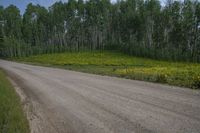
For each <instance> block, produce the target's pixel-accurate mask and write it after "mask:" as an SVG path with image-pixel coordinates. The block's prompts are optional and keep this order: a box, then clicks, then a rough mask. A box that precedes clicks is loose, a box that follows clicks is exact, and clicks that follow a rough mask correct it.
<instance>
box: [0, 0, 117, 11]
mask: <svg viewBox="0 0 200 133" xmlns="http://www.w3.org/2000/svg"><path fill="white" fill-rule="evenodd" d="M57 1H62V2H67V0H0V5H1V6H3V7H7V6H9V5H10V4H13V5H16V6H17V7H18V8H19V9H20V10H21V14H23V13H24V11H25V9H26V5H27V4H29V3H33V4H39V5H42V6H45V7H49V6H51V5H52V4H53V3H55V2H57ZM111 1H116V0H111Z"/></svg>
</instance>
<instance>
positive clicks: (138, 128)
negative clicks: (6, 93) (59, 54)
mask: <svg viewBox="0 0 200 133" xmlns="http://www.w3.org/2000/svg"><path fill="white" fill-rule="evenodd" d="M0 67H1V68H3V69H4V70H5V71H6V72H7V74H8V75H9V77H10V78H11V79H12V80H13V81H14V82H15V83H14V84H15V88H18V89H17V90H18V93H19V90H20V93H19V94H20V95H21V97H23V99H22V102H23V104H24V106H25V108H26V113H27V115H28V119H29V121H30V126H31V132H32V133H150V132H153V133H156V132H157V133H200V92H199V91H197V90H191V89H185V88H179V87H172V86H167V85H160V84H154V83H147V82H142V81H134V80H128V79H121V78H114V77H108V76H98V75H93V74H86V73H80V72H74V71H68V70H62V69H55V68H48V67H40V66H32V65H25V64H20V63H15V62H9V61H4V60H0ZM19 88H20V89H19Z"/></svg>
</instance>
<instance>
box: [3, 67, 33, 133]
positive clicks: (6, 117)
mask: <svg viewBox="0 0 200 133" xmlns="http://www.w3.org/2000/svg"><path fill="white" fill-rule="evenodd" d="M0 133H29V126H28V121H27V119H26V117H25V114H24V113H23V110H22V106H21V104H20V99H19V97H18V96H17V94H16V93H15V90H14V88H13V87H12V85H11V84H10V83H9V81H8V80H7V78H6V76H5V74H4V73H3V72H2V71H1V70H0Z"/></svg>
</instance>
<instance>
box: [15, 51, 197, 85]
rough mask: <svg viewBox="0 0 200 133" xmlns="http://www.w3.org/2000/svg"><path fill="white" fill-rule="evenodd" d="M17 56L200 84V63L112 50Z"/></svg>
mask: <svg viewBox="0 0 200 133" xmlns="http://www.w3.org/2000/svg"><path fill="white" fill-rule="evenodd" d="M16 59H17V60H18V61H23V62H31V63H34V64H43V65H47V66H56V67H61V68H66V69H72V70H77V71H83V72H89V73H96V74H102V75H112V76H120V77H126V78H131V79H137V80H145V81H151V82H159V83H167V84H170V85H177V86H185V87H190V88H200V64H194V63H181V62H179V63H178V62H177V63H176V62H167V61H158V60H152V59H147V58H138V57H132V56H128V55H124V54H121V53H118V52H110V51H106V52H98V51H96V52H72V53H70V52H68V53H60V54H44V55H36V56H30V57H23V58H16Z"/></svg>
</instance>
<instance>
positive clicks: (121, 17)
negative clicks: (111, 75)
mask: <svg viewBox="0 0 200 133" xmlns="http://www.w3.org/2000/svg"><path fill="white" fill-rule="evenodd" d="M96 50H99V51H104V50H117V51H121V52H123V53H125V54H128V55H133V56H139V57H147V58H153V59H159V60H170V61H188V62H200V2H199V1H198V0H196V1H195V0H184V1H173V0H167V1H165V3H164V4H161V2H160V1H158V0H118V1H117V2H115V3H112V2H111V1H110V0H87V1H84V0H68V2H67V3H63V2H56V3H55V4H53V5H52V6H50V7H49V8H48V9H47V8H45V7H43V6H40V5H34V4H31V3H30V4H28V5H27V8H26V10H25V12H24V13H23V14H21V13H20V10H19V8H18V7H16V6H14V5H10V6H8V7H6V8H4V7H3V6H0V57H9V58H12V57H27V56H30V55H37V54H51V53H60V52H66V51H70V52H75V51H96Z"/></svg>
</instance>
